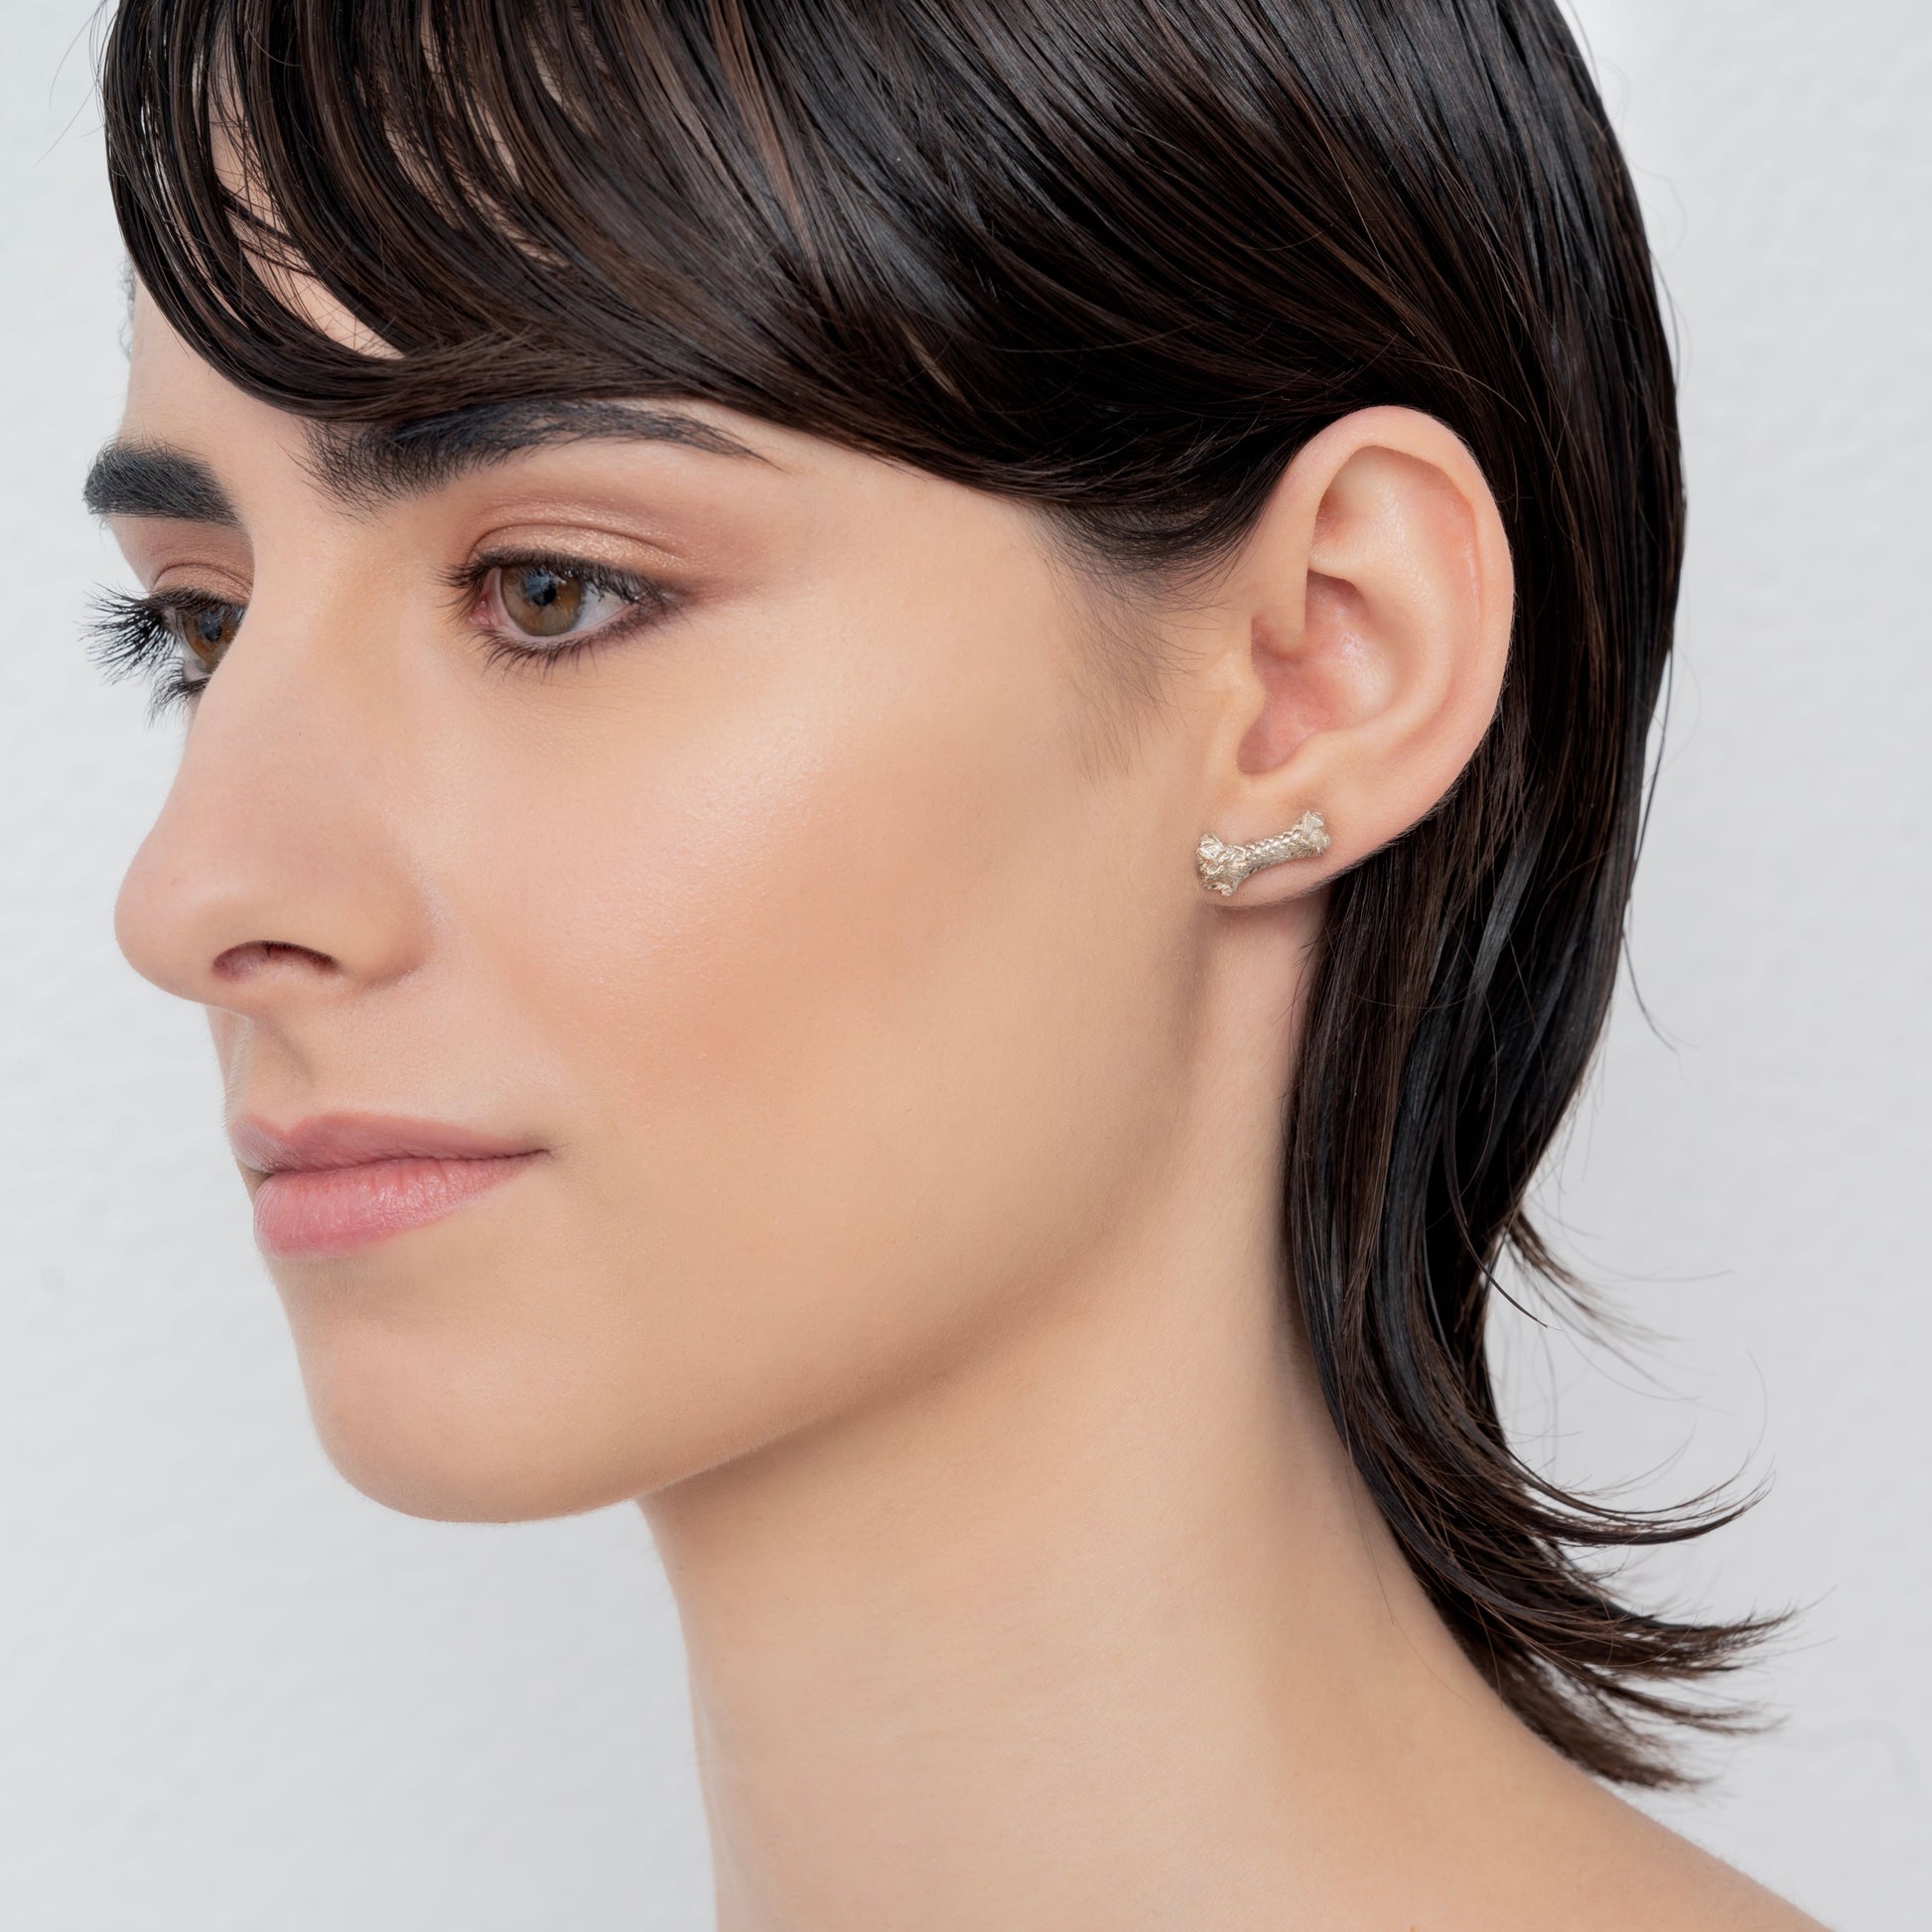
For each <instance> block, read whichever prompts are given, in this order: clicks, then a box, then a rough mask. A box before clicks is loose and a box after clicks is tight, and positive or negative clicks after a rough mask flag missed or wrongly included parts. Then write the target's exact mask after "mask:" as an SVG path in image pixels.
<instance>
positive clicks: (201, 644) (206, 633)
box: [175, 604, 242, 671]
mask: <svg viewBox="0 0 1932 1932" xmlns="http://www.w3.org/2000/svg"><path fill="white" fill-rule="evenodd" d="M241 613H242V607H241V606H240V605H239V604H201V605H196V606H194V607H192V608H191V609H188V610H185V611H182V612H181V613H180V614H179V615H178V616H177V618H176V620H175V627H176V629H177V630H178V631H179V632H180V634H181V640H182V642H183V643H184V644H186V645H187V646H188V648H189V649H190V650H191V651H192V652H193V653H194V655H195V661H196V662H197V663H198V664H200V665H201V667H202V669H203V670H205V671H212V670H213V669H214V667H215V665H217V664H218V663H220V661H221V657H222V653H223V652H224V651H226V649H227V648H228V646H229V645H230V644H231V643H233V642H234V639H235V632H236V631H237V630H239V629H240V628H241Z"/></svg>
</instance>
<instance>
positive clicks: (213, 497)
mask: <svg viewBox="0 0 1932 1932" xmlns="http://www.w3.org/2000/svg"><path fill="white" fill-rule="evenodd" d="M81 496H82V499H83V500H84V501H85V503H86V505H87V507H88V508H89V509H90V510H92V511H93V513H94V514H95V515H96V516H165V517H174V518H179V519H180V520H181V521H182V522H184V523H212V524H217V525H219V526H220V527H221V528H222V529H224V530H235V529H239V528H240V527H241V518H240V517H239V516H237V515H236V514H235V507H234V505H233V503H231V502H230V501H229V500H228V492H227V491H226V490H225V489H223V488H222V487H221V483H220V481H219V479H218V478H217V477H216V476H215V474H214V472H213V471H212V470H210V469H209V468H208V466H207V464H206V463H204V462H203V461H202V459H201V458H200V457H198V456H190V455H189V453H188V452H187V451H186V450H177V449H174V448H172V447H170V446H169V445H168V444H166V443H110V444H108V446H107V447H106V448H105V449H104V450H102V451H101V453H100V454H99V455H98V456H97V457H95V458H94V461H93V467H92V468H91V469H90V470H89V471H88V472H87V481H86V483H85V484H84V485H83V486H82V488H81Z"/></svg>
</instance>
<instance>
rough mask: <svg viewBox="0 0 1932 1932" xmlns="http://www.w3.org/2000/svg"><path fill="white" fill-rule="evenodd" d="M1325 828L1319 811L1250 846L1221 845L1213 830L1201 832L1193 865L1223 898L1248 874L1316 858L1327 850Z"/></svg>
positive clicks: (1205, 883) (1195, 849) (1208, 888)
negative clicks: (1286, 863)
mask: <svg viewBox="0 0 1932 1932" xmlns="http://www.w3.org/2000/svg"><path fill="white" fill-rule="evenodd" d="M1328 843H1329V841H1328V828H1327V827H1326V826H1325V825H1323V824H1322V822H1321V814H1320V813H1319V812H1304V813H1303V814H1302V816H1301V817H1300V818H1298V819H1297V820H1296V821H1295V823H1294V824H1293V825H1291V826H1290V827H1289V828H1288V830H1287V831H1286V832H1277V833H1276V834H1275V836H1274V837H1273V838H1272V839H1257V840H1256V841H1255V842H1254V844H1253V845H1223V844H1222V843H1221V841H1220V840H1219V839H1217V838H1216V837H1215V836H1214V834H1213V833H1212V832H1203V833H1202V834H1201V835H1200V844H1199V845H1197V846H1196V847H1195V848H1194V864H1195V865H1196V867H1198V869H1199V871H1200V883H1201V884H1202V885H1203V886H1205V887H1206V888H1207V890H1208V891H1209V892H1210V893H1218V894H1220V896H1221V897H1223V898H1229V897H1233V894H1234V889H1235V888H1236V887H1237V886H1238V885H1240V883H1241V882H1242V881H1243V880H1244V879H1246V878H1247V877H1248V876H1249V874H1251V873H1257V872H1261V871H1263V870H1264V869H1265V868H1267V867H1269V866H1279V865H1281V864H1282V863H1283V862H1284V861H1286V860H1289V859H1318V858H1319V857H1320V856H1321V854H1322V853H1324V852H1326V851H1327V849H1328Z"/></svg>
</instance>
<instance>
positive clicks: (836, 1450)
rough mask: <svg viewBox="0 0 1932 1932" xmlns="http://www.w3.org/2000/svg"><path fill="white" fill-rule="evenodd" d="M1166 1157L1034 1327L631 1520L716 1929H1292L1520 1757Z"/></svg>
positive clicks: (1206, 1203)
mask: <svg viewBox="0 0 1932 1932" xmlns="http://www.w3.org/2000/svg"><path fill="white" fill-rule="evenodd" d="M1277 983H1279V982H1277ZM1216 1050H1219V1049H1213V1048H1210V1049H1209V1053H1210V1055H1211V1054H1212V1053H1213V1052H1214V1051H1216ZM1220 1063H1222V1064H1226V1063H1227V1059H1226V1057H1225V1055H1223V1057H1222V1059H1221V1062H1220ZM1277 1090H1278V1089H1277ZM1183 1138H1184V1141H1185V1142H1186V1143H1188V1144H1186V1145H1183V1147H1182V1148H1181V1149H1180V1150H1178V1151H1177V1153H1176V1158H1175V1159H1174V1160H1173V1163H1172V1168H1173V1173H1172V1176H1171V1180H1170V1183H1169V1184H1165V1185H1161V1184H1157V1185H1155V1186H1153V1187H1151V1188H1149V1189H1147V1190H1146V1192H1145V1195H1144V1197H1143V1198H1144V1209H1143V1211H1142V1212H1141V1213H1140V1214H1138V1215H1137V1216H1135V1218H1134V1219H1133V1221H1132V1222H1131V1224H1127V1225H1123V1226H1121V1227H1119V1228H1118V1229H1117V1230H1116V1231H1115V1233H1114V1236H1113V1237H1112V1239H1111V1240H1110V1242H1109V1243H1108V1245H1107V1248H1106V1249H1105V1251H1104V1252H1098V1253H1094V1254H1090V1255H1088V1256H1086V1257H1084V1258H1083V1263H1082V1266H1081V1268H1080V1270H1079V1271H1078V1273H1077V1275H1075V1276H1073V1277H1070V1278H1068V1279H1066V1280H1063V1281H1059V1282H1055V1283H1052V1284H1049V1285H1047V1286H1046V1287H1045V1288H1043V1289H1042V1290H1041V1291H1040V1292H1039V1293H1037V1294H1036V1295H1033V1296H1030V1297H1029V1299H1028V1303H1027V1311H1026V1314H1025V1316H1024V1318H1021V1319H1017V1320H1015V1321H1014V1322H1013V1323H1012V1324H1011V1325H1009V1326H1008V1327H1007V1328H1006V1329H1004V1330H1003V1331H1002V1332H1000V1333H999V1334H997V1335H994V1336H990V1337H983V1338H982V1339H981V1341H980V1342H979V1344H978V1345H976V1346H975V1347H974V1348H973V1349H971V1350H970V1351H965V1352H962V1354H961V1355H960V1356H958V1357H957V1358H956V1359H954V1360H953V1361H951V1362H949V1363H948V1364H947V1365H946V1366H945V1367H944V1368H943V1369H942V1370H940V1371H938V1372H937V1373H935V1374H934V1375H932V1376H931V1377H929V1378H924V1379H921V1380H920V1381H919V1383H918V1386H917V1387H915V1388H912V1389H909V1390H903V1391H901V1392H900V1393H898V1394H897V1396H895V1397H894V1398H893V1399H891V1400H889V1401H886V1402H883V1403H881V1404H879V1405H877V1406H875V1407H873V1408H870V1409H868V1410H866V1411H865V1412H863V1413H860V1414H848V1415H844V1416H841V1417H840V1418H838V1419H837V1420H836V1421H835V1422H832V1423H828V1424H824V1425H821V1426H819V1427H817V1428H815V1429H813V1430H811V1431H808V1432H806V1433H804V1434H802V1435H799V1436H794V1437H792V1438H789V1439H787V1440H785V1441H784V1442H782V1443H779V1444H776V1445H773V1446H771V1447H770V1448H768V1449H764V1450H761V1451H759V1452H757V1453H755V1454H752V1455H749V1456H744V1457H740V1458H738V1459H736V1460H734V1461H733V1462H731V1463H728V1464H725V1465H723V1466H721V1467H719V1468H717V1469H715V1470H712V1471H709V1472H707V1473H706V1474H703V1475H700V1476H696V1477H693V1478H691V1479H689V1480H686V1481H684V1482H681V1483H679V1484H676V1485H674V1486H672V1487H670V1488H668V1489H666V1490H663V1491H660V1492H658V1493H657V1494H656V1495H654V1496H652V1497H651V1498H650V1499H649V1500H648V1502H647V1505H646V1507H647V1510H648V1513H649V1516H650V1520H651V1524H652V1529H653V1532H654V1534H655V1536H656V1539H657V1542H658V1546H659V1549H660V1551H661V1552H662V1554H663V1557H664V1561H665V1565H666V1569H667V1571H668V1574H669V1576H670V1579H671V1582H672V1586H673V1587H674V1589H675V1591H676V1593H677V1598H678V1603H679V1609H680V1613H681V1616H682V1619H683V1625H684V1632H685V1639H686V1647H687V1652H688V1655H689V1660H690V1668H691V1687H692V1701H693V1715H694V1722H695V1726H696V1733H697V1741H698V1756H699V1767H700V1772H701V1775H702V1778H703V1784H704V1792H705V1802H706V1807H707V1811H708V1814H709V1818H710V1824H711V1832H712V1843H713V1856H714V1866H715V1872H716V1878H717V1892H718V1910H719V1925H720V1928H721V1932H821V1928H822V1929H823V1932H832V1928H837V1929H838V1932H887V1928H895V1929H898V1928H903V1927H904V1926H906V1925H908V1924H913V1923H916V1924H918V1925H920V1926H921V1927H922V1928H925V1932H947V1928H952V1927H959V1928H966V1927H974V1928H984V1927H986V1926H991V1925H1003V1926H1004V1925H1012V1926H1019V1925H1100V1924H1129V1923H1132V1924H1143V1923H1145V1924H1181V1923H1185V1924H1187V1925H1189V1926H1200V1927H1211V1926H1216V1925H1221V1924H1227V1925H1236V1924H1246V1923H1252V1922H1254V1918H1253V1914H1254V1909H1255V1904H1254V1901H1255V1900H1257V1899H1259V1898H1266V1899H1268V1900H1269V1901H1270V1903H1271V1916H1273V1915H1274V1913H1277V1912H1288V1911H1289V1910H1290V1908H1294V1909H1296V1910H1302V1911H1307V1912H1309V1913H1310V1914H1311V1915H1318V1914H1320V1913H1322V1912H1324V1911H1327V1910H1330V1909H1332V1908H1333V1907H1334V1906H1335V1905H1336V1903H1337V1902H1338V1899H1339V1898H1340V1897H1341V1896H1342V1895H1343V1894H1344V1893H1345V1894H1346V1895H1347V1896H1349V1897H1350V1898H1356V1899H1358V1898H1359V1897H1361V1896H1363V1895H1364V1894H1363V1892H1362V1887H1363V1886H1364V1885H1367V1886H1368V1887H1369V1888H1370V1892H1371V1893H1379V1891H1380V1890H1381V1888H1382V1882H1383V1881H1382V1880H1380V1879H1377V1878H1376V1877H1375V1876H1374V1874H1375V1873H1376V1872H1377V1871H1378V1870H1379V1871H1382V1872H1383V1873H1384V1874H1385V1876H1386V1875H1387V1874H1388V1873H1389V1872H1390V1871H1392V1869H1393V1863H1392V1861H1391V1858H1390V1847H1389V1843H1388V1839H1389V1833H1388V1831H1387V1829H1386V1822H1387V1821H1388V1820H1389V1819H1390V1818H1391V1817H1392V1816H1400V1817H1402V1818H1404V1819H1405V1820H1407V1821H1408V1822H1409V1829H1410V1835H1411V1837H1412V1838H1413V1839H1415V1841H1416V1845H1417V1849H1418V1856H1419V1857H1422V1856H1426V1854H1425V1853H1424V1850H1423V1841H1424V1840H1426V1839H1427V1838H1428V1837H1429V1836H1430V1835H1431V1828H1430V1826H1429V1824H1428V1821H1429V1820H1430V1819H1431V1818H1434V1817H1437V1816H1438V1815H1439V1814H1442V1820H1441V1822H1442V1831H1443V1833H1444V1834H1445V1835H1447V1834H1448V1833H1449V1831H1451V1830H1452V1829H1459V1828H1461V1826H1462V1825H1465V1824H1466V1820H1465V1819H1464V1820H1462V1821H1460V1822H1459V1823H1458V1821H1457V1820H1453V1819H1450V1818H1449V1817H1448V1816H1447V1814H1444V1812H1443V1804H1444V1800H1443V1794H1444V1793H1445V1792H1446V1791H1447V1792H1460V1793H1462V1794H1463V1795H1464V1797H1466V1796H1467V1792H1468V1778H1467V1776H1466V1766H1467V1765H1468V1763H1469V1762H1470V1761H1471V1760H1481V1761H1483V1762H1489V1763H1495V1762H1501V1761H1504V1760H1506V1759H1507V1760H1510V1761H1514V1760H1513V1758H1512V1753H1515V1752H1517V1751H1518V1750H1519V1748H1520V1747H1521V1746H1527V1745H1528V1739H1527V1736H1526V1734H1525V1735H1524V1736H1523V1737H1522V1738H1521V1739H1520V1740H1519V1738H1518V1737H1517V1734H1516V1732H1517V1727H1516V1726H1515V1725H1514V1721H1513V1720H1511V1719H1509V1718H1508V1717H1507V1716H1506V1715H1505V1714H1504V1713H1503V1711H1502V1709H1501V1707H1500V1705H1499V1704H1498V1703H1497V1701H1496V1700H1495V1699H1494V1697H1493V1695H1492V1694H1491V1693H1490V1692H1489V1691H1488V1689H1487V1688H1486V1687H1485V1686H1484V1685H1483V1684H1482V1683H1481V1682H1480V1680H1479V1679H1478V1678H1477V1677H1476V1675H1475V1674H1474V1672H1473V1671H1472V1670H1471V1669H1470V1668H1469V1666H1468V1665H1467V1663H1466V1662H1465V1660H1464V1659H1463V1658H1462V1656H1461V1654H1460V1652H1459V1650H1458V1649H1457V1648H1456V1646H1455V1644H1454V1643H1453V1641H1452V1640H1451V1639H1450V1637H1449V1634H1448V1632H1447V1631H1446V1630H1445V1628H1444V1627H1443V1625H1442V1624H1441V1622H1440V1621H1439V1619H1438V1618H1437V1617H1436V1616H1435V1614H1434V1612H1433V1610H1432V1609H1431V1608H1430V1606H1429V1604H1428V1602H1427V1600H1426V1599H1425V1597H1424V1596H1423V1594H1422V1592H1421V1590H1420V1588H1419V1587H1418V1586H1417V1585H1416V1583H1415V1581H1414V1579H1413V1577H1412V1576H1411V1574H1410V1572H1409V1570H1408V1567H1407V1565H1406V1564H1405V1563H1404V1562H1403V1561H1402V1559H1401V1557H1400V1555H1399V1553H1398V1552H1397V1550H1396V1549H1395V1547H1394V1545H1393V1543H1392V1540H1391V1539H1390V1537H1389V1536H1388V1533H1387V1531H1386V1529H1385V1527H1384V1525H1383V1524H1382V1521H1381V1519H1380V1517H1379V1515H1378V1513H1377V1511H1376V1509H1375V1507H1374V1505H1373V1503H1372V1502H1371V1501H1370V1500H1369V1498H1368V1496H1367V1495H1366V1493H1365V1492H1364V1491H1363V1489H1362V1487H1361V1485H1360V1483H1359V1481H1358V1479H1357V1477H1356V1476H1355V1473H1354V1471H1353V1469H1352V1467H1351V1466H1350V1464H1349V1462H1348V1459H1347V1457H1346V1455H1345V1453H1344V1452H1343V1450H1342V1448H1341V1445H1340V1443H1339V1442H1338V1441H1337V1439H1336V1437H1335V1435H1334V1432H1333V1430H1332V1428H1331V1427H1330V1425H1329V1423H1328V1421H1327V1418H1326V1415H1325V1412H1324V1411H1323V1409H1322V1406H1321V1403H1320V1400H1319V1396H1318V1392H1317V1390H1316V1388H1315V1386H1314V1380H1313V1375H1312V1372H1311V1368H1310V1365H1309V1363H1308V1361H1307V1359H1306V1354H1305V1351H1304V1349H1303V1348H1302V1346H1301V1344H1300V1342H1299V1339H1298V1334H1297V1330H1296V1328H1295V1326H1294V1324H1293V1323H1292V1322H1291V1321H1290V1320H1289V1319H1288V1317H1287V1315H1286V1311H1285V1310H1286V1300H1287V1297H1286V1294H1285V1289H1284V1283H1283V1273H1282V1268H1281V1263H1280V1257H1279V1252H1278V1249H1277V1248H1276V1246H1275V1244H1274V1243H1273V1242H1272V1241H1270V1240H1268V1239H1265V1238H1262V1237H1261V1236H1260V1235H1258V1234H1255V1233H1254V1231H1256V1230H1264V1229H1268V1228H1271V1227H1272V1226H1273V1224H1274V1219H1275V1215H1276V1211H1277V1210H1276V1202H1277V1200H1278V1198H1279V1196H1278V1191H1277V1189H1278V1173H1277V1170H1276V1169H1275V1167H1274V1166H1273V1164H1272V1163H1271V1162H1269V1161H1267V1160H1262V1159H1256V1160H1254V1161H1251V1162H1249V1163H1247V1164H1246V1165H1244V1164H1243V1163H1242V1162H1241V1161H1240V1160H1238V1159H1235V1160H1230V1159H1228V1158H1227V1157H1226V1148H1227V1147H1228V1145H1230V1138H1229V1137H1224V1136H1211V1135H1210V1136H1202V1135H1193V1136H1187V1137H1183ZM1264 1140H1265V1136H1261V1135H1256V1136H1255V1137H1254V1141H1255V1142H1256V1143H1260V1142H1262V1141H1264ZM1215 1142H1218V1143H1219V1146H1218V1147H1217V1146H1215V1145H1212V1143H1215ZM1200 1174H1212V1175H1213V1176H1214V1179H1213V1184H1212V1186H1211V1188H1203V1187H1201V1186H1199V1185H1197V1184H1192V1183H1190V1182H1189V1180H1188V1178H1187V1177H1188V1176H1190V1175H1200ZM1231 1228H1232V1229H1238V1230H1247V1231H1249V1233H1250V1235H1251V1236H1252V1237H1253V1238H1252V1239H1250V1240H1248V1241H1247V1242H1246V1243H1245V1245H1244V1243H1243V1241H1242V1240H1239V1239H1236V1240H1230V1237H1229V1234H1228V1230H1229V1229H1231ZM1499 1743H1500V1745H1501V1748H1500V1749H1499ZM1531 1748H1536V1747H1531ZM1244 1900H1245V1901H1246V1904H1245V1907H1244ZM1391 1922H1396V1923H1407V1922H1408V1920H1407V1919H1406V1918H1398V1919H1393V1920H1392V1921H1391Z"/></svg>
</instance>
